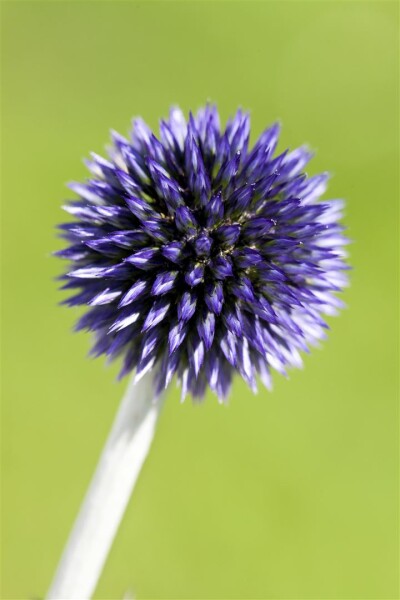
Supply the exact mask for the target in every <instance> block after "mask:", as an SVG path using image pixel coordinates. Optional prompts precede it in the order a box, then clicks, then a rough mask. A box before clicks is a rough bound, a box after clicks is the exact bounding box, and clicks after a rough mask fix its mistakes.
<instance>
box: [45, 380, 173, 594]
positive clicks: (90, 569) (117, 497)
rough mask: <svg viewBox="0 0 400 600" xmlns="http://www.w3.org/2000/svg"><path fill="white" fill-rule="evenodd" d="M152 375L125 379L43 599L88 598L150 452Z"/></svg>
mask: <svg viewBox="0 0 400 600" xmlns="http://www.w3.org/2000/svg"><path fill="white" fill-rule="evenodd" d="M152 383H153V374H152V373H151V372H150V373H148V374H147V375H145V376H144V377H143V378H142V379H141V380H140V381H139V382H138V383H134V381H133V379H132V381H131V382H130V383H129V385H128V388H127V390H126V393H125V396H124V398H123V400H122V403H121V405H120V408H119V410H118V413H117V416H116V418H115V421H114V424H113V426H112V429H111V432H110V435H109V437H108V440H107V442H106V445H105V448H104V450H103V453H102V455H101V457H100V461H99V464H98V466H97V469H96V471H95V474H94V476H93V479H92V481H91V484H90V487H89V490H88V492H87V494H86V497H85V499H84V502H83V504H82V507H81V510H80V512H79V515H78V517H77V519H76V521H75V525H74V528H73V530H72V532H71V535H70V538H69V540H68V543H67V545H66V547H65V549H64V553H63V555H62V558H61V561H60V564H59V566H58V569H57V572H56V574H55V577H54V580H53V583H52V585H51V587H50V590H49V592H48V594H47V600H89V598H91V596H92V594H93V592H94V590H95V587H96V585H97V582H98V580H99V577H100V575H101V572H102V569H103V566H104V563H105V561H106V558H107V555H108V553H109V550H110V548H111V544H112V542H113V540H114V537H115V534H116V532H117V530H118V526H119V524H120V521H121V519H122V517H123V514H124V512H125V508H126V506H127V504H128V501H129V498H130V496H131V493H132V490H133V487H134V485H135V483H136V480H137V478H138V476H139V473H140V470H141V468H142V465H143V463H144V461H145V459H146V456H147V453H148V451H149V448H150V445H151V442H152V439H153V436H154V431H155V426H156V423H157V419H158V416H159V414H160V409H161V406H162V400H161V399H158V400H157V402H154V393H153V385H152Z"/></svg>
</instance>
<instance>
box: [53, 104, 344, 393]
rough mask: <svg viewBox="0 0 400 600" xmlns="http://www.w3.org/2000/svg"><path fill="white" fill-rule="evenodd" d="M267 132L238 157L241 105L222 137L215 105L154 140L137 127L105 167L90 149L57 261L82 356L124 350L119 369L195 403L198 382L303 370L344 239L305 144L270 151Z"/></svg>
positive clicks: (163, 128) (273, 137)
mask: <svg viewBox="0 0 400 600" xmlns="http://www.w3.org/2000/svg"><path fill="white" fill-rule="evenodd" d="M278 133H279V128H278V126H277V125H273V126H272V127H270V128H269V129H267V130H266V131H265V132H264V133H263V134H262V135H261V136H260V138H259V139H258V141H257V142H256V143H255V145H254V146H253V148H251V149H249V148H248V139H249V118H248V115H246V114H243V113H242V112H241V111H238V112H237V114H236V116H235V117H234V119H232V120H231V121H229V122H228V124H227V126H226V128H225V130H221V128H220V125H219V117H218V113H217V110H216V108H215V107H212V106H207V107H206V108H205V109H203V110H201V111H199V113H198V114H197V115H196V116H195V117H193V116H190V118H189V121H188V122H186V121H185V119H184V117H183V115H182V113H181V112H180V111H179V110H178V109H173V110H172V111H171V114H170V118H169V119H168V120H167V121H162V122H161V125H160V138H159V139H158V138H157V137H156V136H155V135H154V134H153V133H152V132H151V130H150V129H149V128H148V127H147V126H146V125H145V124H144V122H143V121H141V120H140V119H138V120H136V121H135V122H134V128H133V132H132V137H131V140H130V141H128V140H126V139H125V138H123V137H121V136H120V135H118V134H113V142H114V146H113V149H112V151H111V153H110V160H104V159H102V158H101V157H99V156H97V155H93V159H92V161H90V162H89V163H88V166H89V168H90V170H91V171H92V173H93V177H92V178H91V179H90V180H88V182H86V183H85V184H78V183H76V184H72V185H71V187H72V189H73V190H74V191H75V192H77V193H78V195H79V196H80V200H78V201H72V202H69V203H68V205H67V206H66V209H67V210H68V211H69V212H70V213H72V214H73V215H74V216H75V217H76V218H77V221H76V222H74V223H67V224H64V225H62V226H61V229H62V231H63V235H64V237H65V238H66V239H67V240H68V241H69V242H70V246H69V247H68V248H67V249H66V250H63V251H61V252H59V253H58V254H59V255H61V256H63V257H65V258H68V259H69V260H71V261H72V262H73V264H74V268H73V269H72V270H71V271H69V272H68V273H67V275H66V276H65V278H67V280H68V281H67V283H66V284H65V286H64V287H66V288H68V289H69V288H78V289H79V292H78V293H77V294H76V295H75V296H73V297H72V298H70V299H69V300H68V301H67V303H68V304H71V305H75V304H89V306H90V309H89V310H88V311H87V312H86V313H85V314H84V315H83V317H81V319H80V321H79V322H78V326H77V327H78V329H81V328H87V329H90V330H93V331H94V332H95V336H96V341H95V344H94V347H93V354H95V355H98V354H106V355H108V356H109V357H110V358H114V357H116V356H118V355H120V354H122V355H123V368H122V372H121V374H122V375H124V374H126V373H128V372H130V371H132V370H133V369H136V372H137V376H138V377H139V376H141V375H143V374H144V373H146V372H147V371H149V370H150V369H152V368H154V369H155V374H156V375H155V386H156V392H160V391H161V389H163V388H164V387H165V386H166V385H168V383H169V382H170V381H171V379H172V377H173V376H174V374H176V375H177V377H178V379H179V381H180V382H181V384H182V392H183V395H186V393H187V392H190V393H191V394H192V395H193V396H194V397H200V398H201V397H202V396H203V395H204V392H205V389H206V387H207V384H208V385H209V386H210V388H211V389H212V390H213V391H215V392H216V394H217V395H218V397H219V398H221V399H224V398H226V396H227V394H228V391H229V387H230V383H231V379H232V374H233V373H234V372H235V371H237V372H239V373H240V374H241V376H242V377H243V378H244V379H245V380H246V381H247V382H248V384H249V385H250V386H251V387H252V388H253V389H254V388H255V385H256V375H259V376H260V377H261V379H262V381H263V382H264V383H265V384H266V385H267V386H270V368H271V367H273V368H274V369H277V370H278V371H280V372H283V373H284V372H285V369H286V367H287V366H290V365H296V366H299V365H300V364H301V358H300V355H299V350H307V346H308V345H309V344H312V343H314V342H316V341H318V340H319V339H320V338H322V337H323V336H324V328H325V324H324V322H323V320H322V318H321V313H327V314H332V313H334V312H335V310H336V309H337V308H338V307H339V306H340V302H339V300H338V299H337V298H336V296H335V292H336V291H338V290H340V289H341V287H343V285H344V284H345V282H346V279H345V276H344V274H343V270H344V269H345V267H344V263H343V258H344V255H345V253H344V250H343V245H344V244H345V243H346V239H345V238H344V237H343V235H342V232H341V230H342V228H341V226H340V225H339V224H338V220H339V219H340V217H341V208H342V203H341V201H337V200H331V201H324V202H320V201H319V197H320V195H321V194H322V193H323V192H324V190H325V186H326V180H327V176H326V174H322V175H317V176H315V177H311V178H307V177H306V176H305V175H304V174H303V173H302V171H303V168H304V166H305V165H306V163H307V162H308V160H309V159H310V158H311V155H310V153H309V152H308V150H307V149H305V148H299V149H297V150H294V151H293V152H291V153H287V152H284V153H282V154H280V155H278V156H274V152H275V148H276V145H277V140H278Z"/></svg>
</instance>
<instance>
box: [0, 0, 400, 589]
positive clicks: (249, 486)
mask: <svg viewBox="0 0 400 600" xmlns="http://www.w3.org/2000/svg"><path fill="white" fill-rule="evenodd" d="M397 17H398V4H397V3H396V2H339V1H338V2H329V1H328V2H312V1H310V2H302V1H297V2H249V1H246V2H245V1H242V2H229V1H225V2H90V1H88V2H79V1H77V2H74V1H70V2H63V1H61V2H40V1H37V2H34V1H32V2H23V1H21V2H17V1H13V2H3V3H2V27H3V36H2V43H3V102H2V110H3V139H2V141H3V231H2V243H3V245H4V246H3V247H4V250H3V253H2V256H3V266H2V269H3V287H2V290H3V311H4V313H3V327H2V342H3V415H2V426H3V438H2V443H3V486H2V490H3V491H2V496H3V502H2V511H3V525H2V561H3V566H2V575H3V582H2V596H1V597H2V598H3V599H17V598H18V599H27V598H38V597H43V595H44V594H45V591H46V588H47V586H48V585H49V582H50V580H51V578H52V575H53V572H54V569H55V567H56V564H57V562H58V559H59V556H60V553H61V550H62V548H63V545H64V542H65V541H66V538H67V534H68V532H69V530H70V528H71V525H72V522H73V520H74V518H75V515H76V513H77V510H78V507H79V505H80V502H81V500H82V498H83V494H84V492H85V490H86V488H87V485H88V482H89V479H90V477H91V474H92V472H93V469H94V466H95V464H96V462H97V458H98V455H99V452H100V449H101V447H102V445H103V442H104V440H105V437H106V435H107V432H108V430H109V428H110V425H111V422H112V419H113V415H114V413H115V411H116V409H117V406H118V403H119V400H120V397H121V395H122V393H123V390H124V387H125V385H126V382H123V383H120V384H116V383H115V374H116V369H115V368H114V367H113V368H111V369H110V368H108V369H107V368H106V367H105V366H104V362H103V361H102V359H100V360H96V361H89V360H87V359H86V357H85V356H86V352H87V350H88V348H89V338H88V337H87V335H85V334H81V335H72V333H71V332H70V330H71V328H72V325H73V323H74V321H75V320H76V316H77V314H76V313H74V311H73V310H69V309H66V308H60V307H58V306H57V303H58V302H59V300H60V299H61V295H60V293H59V292H57V290H56V284H55V283H54V281H53V277H54V276H56V275H57V274H58V273H60V271H61V269H62V267H63V265H62V264H61V263H60V262H58V261H56V260H55V259H53V258H51V256H50V254H51V251H52V250H54V249H56V248H59V247H60V246H61V242H60V241H59V240H57V239H56V238H55V233H54V226H55V224H56V223H57V222H59V221H61V220H63V219H64V215H63V214H62V211H61V209H60V206H61V204H62V202H63V200H64V199H65V198H66V197H68V196H69V193H68V191H67V190H66V188H65V187H64V183H65V182H67V181H69V180H72V179H78V180H79V179H80V178H84V177H85V176H86V171H85V168H84V166H83V165H82V162H81V159H82V158H83V157H85V156H87V155H88V153H89V151H91V150H94V151H97V152H100V153H101V152H103V150H104V145H105V144H106V143H107V142H108V130H109V128H114V129H117V130H119V131H121V132H122V133H125V132H126V131H127V129H128V127H129V123H130V118H131V117H132V116H133V115H137V114H140V115H142V116H143V117H144V118H145V119H146V120H147V121H148V122H149V123H150V124H151V125H152V126H154V127H156V126H157V122H158V118H159V117H161V116H164V115H166V114H167V112H168V109H169V106H170V105H171V104H173V103H178V104H180V105H181V106H182V108H183V109H184V110H185V111H188V110H189V109H191V108H192V109H196V108H197V107H199V106H200V105H201V104H203V103H204V102H205V101H206V100H207V99H211V100H214V101H216V102H217V103H218V106H219V109H220V111H221V114H222V117H223V118H224V119H226V118H227V117H228V116H229V115H231V114H232V113H233V111H234V110H235V109H236V107H237V105H241V106H243V107H244V108H247V109H249V110H250V111H251V114H252V131H253V136H254V137H255V136H256V135H257V134H259V133H260V132H261V130H262V129H263V128H264V127H265V126H266V125H267V124H268V123H270V122H272V121H273V120H274V119H276V118H279V119H281V120H282V123H283V134H282V141H281V146H280V148H282V149H283V148H284V147H287V146H290V147H292V148H293V147H295V146H297V145H299V144H301V143H303V142H308V143H309V144H310V145H311V146H312V147H313V148H315V149H317V155H316V158H315V159H314V160H313V161H312V163H311V166H310V169H309V171H310V173H315V172H318V171H320V170H330V171H331V172H332V173H333V175H334V177H333V179H332V180H331V185H330V191H329V196H330V197H345V198H346V199H347V215H346V225H347V226H348V227H349V235H350V236H351V238H352V239H353V240H354V244H353V245H352V246H351V259H350V260H351V264H352V265H353V267H354V271H353V272H352V275H351V280H352V285H351V287H350V288H349V290H348V291H346V294H345V300H346V302H347V304H348V309H347V310H346V311H345V312H343V314H342V315H341V317H340V318H338V319H331V320H330V325H331V326H332V331H331V333H330V336H329V339H328V341H327V343H326V344H325V345H324V347H323V349H322V350H316V351H314V352H312V354H311V355H310V356H309V357H306V360H305V365H306V366H305V369H304V370H303V371H297V372H294V371H293V372H292V373H291V376H290V380H289V381H288V380H285V379H283V378H281V377H280V376H276V377H275V387H274V391H273V393H268V392H267V391H264V390H261V391H260V392H259V394H258V395H257V396H253V395H252V394H251V392H249V391H248V390H247V388H246V387H245V385H244V384H243V383H242V382H241V381H239V380H237V381H236V382H235V385H234V392H233V394H232V397H231V401H230V405H229V406H228V407H221V406H219V405H218V404H217V402H216V400H215V398H214V397H213V396H211V395H210V396H207V399H206V402H205V404H204V405H202V406H200V407H199V406H196V407H193V406H192V405H191V404H190V403H189V402H188V403H185V404H184V405H181V404H180V403H179V399H178V398H179V397H178V392H177V391H176V389H175V388H174V389H173V390H171V392H170V394H169V396H168V400H167V403H166V407H165V410H164V413H163V415H162V419H161V423H160V427H159V431H158V434H157V436H156V441H155V444H154V447H153V449H152V452H151V455H150V458H149V460H148V462H147V463H146V466H145V469H144V471H143V474H142V476H141V478H140V481H139V484H138V487H137V490H136V493H135V495H134V498H133V501H132V502H131V504H130V506H129V510H128V512H127V515H126V518H125V520H124V522H123V525H122V528H121V530H120V532H119V535H118V538H117V540H116V543H115V545H114V547H113V550H112V553H111V556H110V559H109V561H108V563H107V566H106V569H105V571H104V574H103V576H102V579H101V581H100V584H99V587H98V590H97V594H96V598H103V599H105V598H108V599H118V598H122V596H123V594H124V592H125V591H126V590H127V589H131V590H133V592H134V593H135V595H136V598H138V599H139V600H140V599H150V598H159V599H172V598H180V599H183V598H186V599H192V598H193V599H195V598H196V599H200V598H207V599H210V598H213V599H222V598H224V599H227V598H236V599H245V598H246V599H247V598H268V599H270V598H271V599H272V598H276V599H278V598H282V599H289V598H290V599H306V598H310V599H311V598H315V599H325V598H330V599H358V598H359V599H368V598H375V599H389V598H390V599H391V598H397V597H398V595H397V594H398V589H397V585H398V545H397V541H398V522H397V519H398V513H397V506H398V504H397V495H398V487H397V483H398V457H397V442H398V418H397V417H398V408H397V373H396V370H397V358H398V356H397V351H398V347H397V341H396V336H397V308H398V306H397V298H396V292H397V286H396V280H397V274H398V270H397V264H396V261H397V234H398V228H397V214H396V212H397V195H398V179H397V175H398V167H397V160H398V113H397V110H398V106H397V102H398V87H397V67H398V64H397V63H398V59H397V37H398V36H397ZM253 139H254V138H253Z"/></svg>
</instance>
